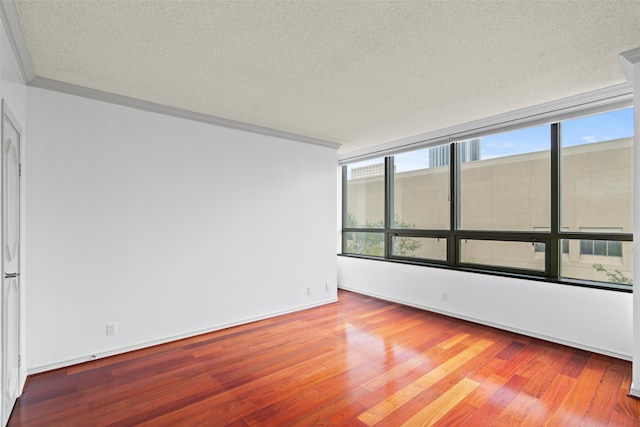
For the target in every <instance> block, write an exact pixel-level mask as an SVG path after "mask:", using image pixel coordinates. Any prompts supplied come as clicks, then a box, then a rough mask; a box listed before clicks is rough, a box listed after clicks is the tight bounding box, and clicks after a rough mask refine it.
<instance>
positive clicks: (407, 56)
mask: <svg viewBox="0 0 640 427" xmlns="http://www.w3.org/2000/svg"><path fill="white" fill-rule="evenodd" d="M17 6H18V11H19V14H20V20H21V22H22V27H23V31H24V35H25V39H26V42H27V47H28V51H29V54H30V56H31V60H32V63H33V69H34V72H35V74H36V75H37V76H39V77H42V78H46V79H52V80H57V81H62V82H66V83H71V84H75V85H80V86H83V87H87V88H91V89H97V90H101V91H106V92H110V93H114V94H119V95H125V96H128V97H133V98H137V99H140V100H144V101H150V102H153V103H158V104H162V105H166V106H169V107H175V108H179V109H184V110H188V111H193V112H197V113H203V114H207V115H211V116H215V117H220V118H224V119H229V120H234V121H239V122H244V123H248V124H252V125H258V126H262V127H266V128H272V129H276V130H279V131H284V132H290V133H295V134H299V135H304V136H307V137H312V138H317V139H321V140H327V141H333V142H337V143H341V144H343V146H342V147H341V148H340V152H341V153H346V152H349V151H353V150H357V149H362V148H363V147H367V146H371V145H376V144H380V143H385V142H389V141H394V140H398V139H401V138H405V137H409V136H413V135H417V134H421V133H426V132H431V131H434V130H438V129H442V128H445V127H449V126H454V125H457V124H461V123H466V122H469V121H472V120H476V119H481V118H484V117H489V116H493V115H496V114H500V113H504V112H508V111H512V110H515V109H519V108H524V107H529V106H532V105H536V104H540V103H543V102H547V101H552V100H556V99H561V98H565V97H568V96H572V95H575V94H579V93H584V92H589V91H592V90H596V89H600V88H604V87H608V86H612V85H615V84H619V83H623V82H625V79H624V74H623V71H622V68H621V66H620V63H619V61H618V54H620V53H622V52H624V51H627V50H630V49H634V48H637V47H639V46H640V1H605V0H599V1H551V0H548V1H412V2H409V1H277V2H276V1H177V0H175V1H112V0H109V1H46V2H45V1H18V2H17Z"/></svg>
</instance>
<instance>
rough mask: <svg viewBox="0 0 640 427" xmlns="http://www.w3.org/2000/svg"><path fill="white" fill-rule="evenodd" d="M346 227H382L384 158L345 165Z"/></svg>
mask: <svg viewBox="0 0 640 427" xmlns="http://www.w3.org/2000/svg"><path fill="white" fill-rule="evenodd" d="M346 198H347V217H346V218H345V224H344V226H345V227H347V228H355V227H360V228H383V227H384V159H383V158H378V159H373V160H368V161H364V162H359V163H354V164H351V165H348V166H347V197H346Z"/></svg>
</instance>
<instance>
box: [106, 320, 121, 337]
mask: <svg viewBox="0 0 640 427" xmlns="http://www.w3.org/2000/svg"><path fill="white" fill-rule="evenodd" d="M116 333H118V324H117V323H116V322H111V323H107V335H115V334H116Z"/></svg>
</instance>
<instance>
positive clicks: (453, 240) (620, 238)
mask: <svg viewBox="0 0 640 427" xmlns="http://www.w3.org/2000/svg"><path fill="white" fill-rule="evenodd" d="M623 108H629V105H626V106H616V107H611V108H610V109H606V110H603V109H599V110H598V111H596V112H589V111H584V112H583V114H581V115H580V116H588V115H590V114H599V113H603V112H607V111H614V110H618V109H623ZM563 120H567V119H566V118H563V117H562V118H561V117H559V118H556V120H550V121H549V122H547V124H549V125H550V133H551V135H550V144H551V146H550V157H551V158H550V169H551V170H550V174H551V179H550V185H551V189H550V190H551V194H550V197H551V200H550V216H551V228H550V230H549V231H501V230H467V229H460V228H459V223H460V211H459V210H460V187H459V186H460V179H459V174H460V162H459V161H458V159H459V150H458V149H457V145H456V143H457V142H458V141H463V140H467V139H469V137H464V138H462V137H460V138H456V139H454V138H449V150H450V151H449V159H450V161H449V192H450V197H449V200H450V203H449V204H450V220H449V229H448V230H446V229H397V228H393V227H392V219H393V218H394V212H393V210H394V197H393V179H394V166H393V159H394V158H393V154H389V155H387V156H385V157H384V159H385V178H384V183H385V184H384V192H385V194H384V205H385V206H384V227H383V228H381V229H371V230H369V229H363V228H349V227H344V224H345V223H346V222H345V221H346V218H347V205H346V199H347V194H346V193H347V185H346V182H347V181H346V179H347V166H346V165H343V166H342V225H343V228H342V249H343V251H342V254H340V255H342V256H349V257H356V258H367V259H373V260H380V261H387V262H400V263H407V264H413V265H423V266H428V267H438V268H447V269H454V270H462V271H472V272H478V273H485V274H493V275H499V276H509V277H518V278H525V279H533V280H543V281H547V282H553V283H560V284H568V285H576V286H585V287H593V288H599V289H608V290H615V291H622V292H632V291H633V285H625V284H617V283H609V282H599V281H590V280H578V279H571V278H566V277H562V276H561V269H560V267H561V262H562V260H561V257H562V255H563V251H562V249H561V248H562V246H561V245H562V241H563V240H564V239H566V240H581V241H582V240H606V241H616V242H632V241H633V233H620V232H618V233H607V232H598V231H594V232H584V231H580V232H570V231H562V230H560V224H561V221H560V202H561V196H560V176H561V175H560V168H561V164H560V163H561V151H560V150H561V147H560V124H561V122H562V121H563ZM536 124H537V123H536ZM536 124H534V125H536ZM534 125H532V124H531V123H529V124H527V123H524V124H522V125H521V126H518V127H512V126H505V127H504V128H496V129H493V130H492V131H491V132H486V133H485V134H481V135H478V136H483V135H488V134H494V133H500V132H505V131H510V130H516V129H523V128H526V127H529V126H534ZM434 145H442V141H440V143H438V144H434ZM416 149H418V148H416ZM349 232H376V233H380V232H383V233H384V236H385V237H384V249H385V250H384V256H383V257H371V256H364V255H356V254H348V253H345V248H346V243H345V240H346V239H345V238H344V236H345V233H349ZM394 236H405V237H430V238H440V239H446V242H447V257H446V261H438V260H427V259H424V258H417V257H409V256H401V255H393V253H392V240H393V237H394ZM465 239H469V240H496V241H516V242H528V243H532V244H533V245H535V243H536V242H538V243H543V244H544V245H545V251H544V257H545V266H544V270H533V269H532V270H529V269H519V268H511V267H502V266H493V265H491V266H490V265H482V264H471V263H464V262H461V260H460V259H461V258H460V244H461V242H462V241H463V240H465ZM540 253H542V252H540ZM565 255H566V254H565Z"/></svg>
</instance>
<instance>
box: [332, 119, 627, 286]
mask: <svg viewBox="0 0 640 427" xmlns="http://www.w3.org/2000/svg"><path fill="white" fill-rule="evenodd" d="M453 146H454V148H453V149H452V146H451V144H443V145H439V146H434V147H428V148H421V149H417V150H413V151H409V152H404V153H400V154H397V155H394V156H389V157H387V158H386V159H385V158H378V159H373V160H368V161H366V162H361V163H354V164H352V165H348V166H345V167H344V170H343V176H344V179H345V185H344V187H343V188H344V189H345V193H346V194H344V198H345V214H344V216H345V218H344V223H343V231H344V232H343V253H345V254H354V255H364V256H373V257H380V258H386V259H397V260H407V261H412V262H418V263H425V264H434V265H435V264H446V265H448V266H449V267H452V268H472V269H481V270H490V271H497V272H503V273H504V272H506V273H513V274H523V275H532V276H540V277H548V278H552V279H556V280H558V281H569V282H571V281H579V282H580V281H581V282H590V283H591V282H593V283H598V282H599V283H607V284H611V285H619V286H622V287H624V286H629V285H630V284H631V282H632V280H631V278H632V276H633V271H632V264H633V262H632V261H633V260H632V256H631V246H632V244H631V241H632V234H631V233H632V231H633V221H632V219H633V212H632V206H633V197H632V196H633V194H632V192H633V188H632V187H633V110H632V109H631V108H626V109H622V110H616V111H610V112H606V113H600V114H594V115H590V116H585V117H580V118H577V119H572V120H565V121H558V122H555V123H551V124H548V125H543V126H535V127H528V128H522V129H517V130H512V131H509V132H503V133H496V134H487V135H483V136H480V137H474V138H472V139H468V140H463V141H456V142H455V143H453ZM387 171H391V172H390V173H389V174H390V176H389V177H387V175H386V172H387ZM554 171H556V172H554ZM611 287H615V286H611Z"/></svg>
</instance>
